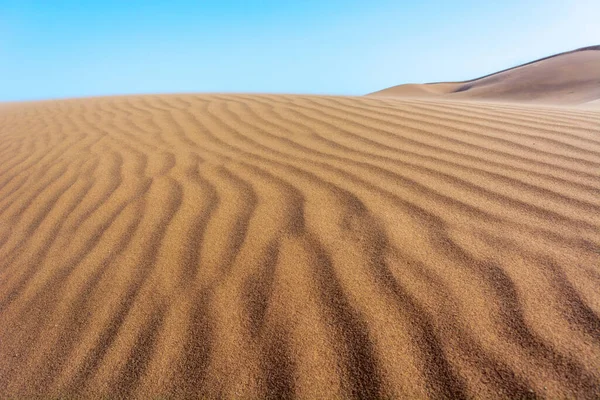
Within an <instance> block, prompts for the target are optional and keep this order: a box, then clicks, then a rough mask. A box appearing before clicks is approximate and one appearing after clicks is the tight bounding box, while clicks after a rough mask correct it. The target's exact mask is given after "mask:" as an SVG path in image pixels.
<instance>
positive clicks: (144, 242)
mask: <svg viewBox="0 0 600 400" xmlns="http://www.w3.org/2000/svg"><path fill="white" fill-rule="evenodd" d="M35 397H42V398H59V397H60V398H81V397H85V398H118V397H135V398H140V399H147V398H248V399H262V398H290V397H298V398H307V399H323V398H327V399H334V398H407V399H422V398H438V399H439V398H453V399H454V398H455V399H459V398H511V399H516V398H552V399H558V398H581V399H585V398H589V399H594V398H595V399H597V398H600V110H598V109H593V108H590V109H583V108H580V109H579V108H578V109H576V108H566V107H563V108H560V107H556V106H554V107H546V106H540V105H538V106H533V105H529V106H521V105H514V104H492V103H479V104H478V103H465V102H460V101H449V100H444V99H437V100H436V99H430V100H422V99H404V100H400V99H393V98H377V97H363V98H351V97H318V96H283V95H279V96H275V95H272V96H270V95H161V96H129V97H113V98H93V99H76V100H60V101H58V100H57V101H45V102H31V103H20V104H3V105H1V106H0V398H17V399H21V398H26V399H29V398H35Z"/></svg>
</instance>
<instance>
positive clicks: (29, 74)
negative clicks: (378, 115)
mask: <svg viewBox="0 0 600 400" xmlns="http://www.w3.org/2000/svg"><path fill="white" fill-rule="evenodd" d="M599 15H600V1H598V0H504V1H499V2H493V4H492V2H481V1H471V0H456V1H446V0H435V1H421V2H415V1H410V2H405V1H398V0H395V1H390V0H369V1H355V0H330V1H325V0H302V1H300V0H298V1H295V0H294V1H285V0H263V1H258V0H214V1H213V0H206V1H185V0H170V1H163V2H157V1H148V0H146V1H140V0H132V1H127V2H125V1H113V0H103V1H85V0H79V1H75V0H65V1H60V0H52V1H41V0H14V1H13V0H0V61H1V62H0V101H12V100H29V99H47V98H62V97H83V96H96V95H113V94H128V93H169V92H268V93H315V94H343V95H362V94H365V93H368V92H372V91H375V90H378V89H383V88H385V87H389V86H393V85H396V84H401V83H409V82H416V83H421V82H432V81H454V80H465V79H470V78H476V77H478V76H482V75H485V74H488V73H492V72H495V71H498V70H500V69H504V68H508V67H511V66H514V65H517V64H520V63H524V62H528V61H532V60H534V59H537V58H541V57H545V56H548V55H551V54H555V53H558V52H562V51H567V50H572V49H575V48H579V47H583V46H589V45H595V44H600V24H599V23H598V16H599Z"/></svg>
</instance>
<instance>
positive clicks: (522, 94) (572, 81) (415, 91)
mask: <svg viewBox="0 0 600 400" xmlns="http://www.w3.org/2000/svg"><path fill="white" fill-rule="evenodd" d="M369 96H385V97H388V96H391V97H417V98H419V97H421V98H429V97H434V98H435V97H437V98H445V99H452V100H463V101H464V100H475V101H482V100H486V101H494V102H515V103H534V104H547V105H548V104H556V105H581V106H583V107H586V108H588V107H589V108H591V107H594V108H595V107H597V105H595V104H594V103H597V102H598V101H600V46H588V47H583V48H580V49H577V50H573V51H567V52H564V53H559V54H555V55H552V56H549V57H544V58H541V59H539V60H535V61H531V62H528V63H526V64H522V65H518V66H516V67H512V68H508V69H505V70H502V71H499V72H495V73H492V74H489V75H485V76H482V77H480V78H476V79H471V80H468V81H462V82H436V83H427V84H404V85H398V86H393V87H391V88H387V89H383V90H380V91H377V92H374V93H371V94H370V95H369Z"/></svg>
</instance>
